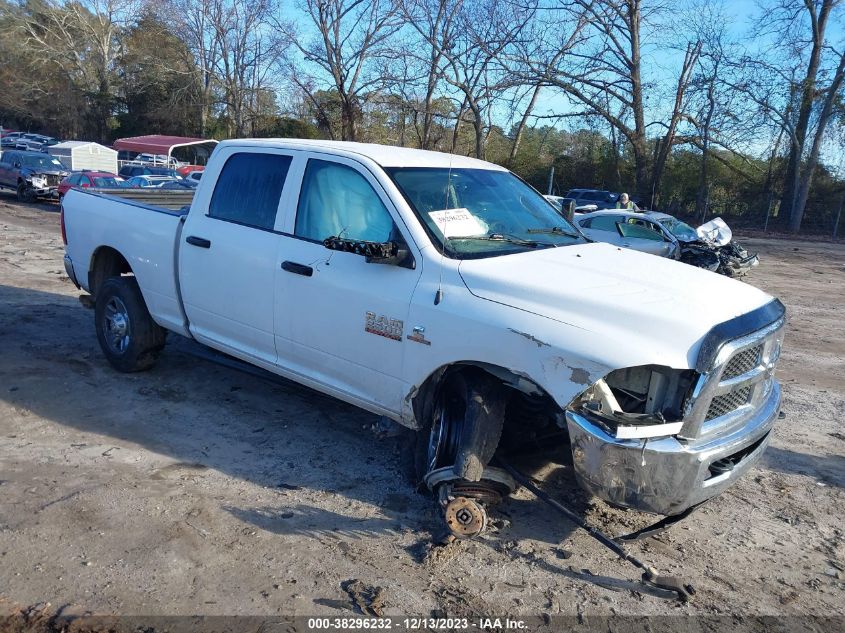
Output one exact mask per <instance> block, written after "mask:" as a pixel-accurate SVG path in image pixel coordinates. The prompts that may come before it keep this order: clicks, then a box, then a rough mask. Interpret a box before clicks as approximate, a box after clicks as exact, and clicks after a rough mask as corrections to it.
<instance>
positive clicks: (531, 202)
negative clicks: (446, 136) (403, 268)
mask: <svg viewBox="0 0 845 633" xmlns="http://www.w3.org/2000/svg"><path fill="white" fill-rule="evenodd" d="M385 171H386V172H387V173H388V175H389V176H390V177H391V178H392V179H393V182H395V183H396V186H397V187H399V190H400V191H401V192H402V194H403V195H404V196H405V199H406V200H407V201H408V204H410V205H411V208H412V209H413V210H414V212H415V213H416V214H417V217H419V218H420V220H422V223H423V225H424V226H425V227H426V229H427V230H428V234H429V235H430V236H431V238H432V240H433V241H434V242H435V245H436V246H437V248H438V249H443V251H444V253H445V254H446V255H448V256H450V257H457V258H469V257H472V258H476V257H490V256H495V255H505V254H508V253H516V252H523V251H526V250H532V249H535V248H547V247H554V246H568V245H570V244H580V243H583V242H584V241H585V240H584V238H583V237H582V236H581V235H580V233H579V232H578V230H577V229H576V228H575V227H574V226H572V224H570V223H569V222H567V221H566V220H565V219H564V218H563V217H562V216H561V215H560V214H559V213H558V211H557V210H556V209H555V208H554V207H553V206H552V205H551V204H550V203H549V202H548V201H547V200H546V199H545V198H543V196H541V195H540V194H539V193H537V192H536V191H534V190H533V189H532V188H531V187H529V186H528V185H527V184H525V183H524V182H522V181H521V180H520V179H519V178H517V177H516V176H514V175H513V174H512V173H510V172H508V171H493V170H489V169H463V168H462V169H451V170H450V169H448V168H446V167H436V168H431V167H394V168H386V169H385ZM444 236H445V239H444Z"/></svg>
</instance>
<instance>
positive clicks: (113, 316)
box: [103, 297, 131, 354]
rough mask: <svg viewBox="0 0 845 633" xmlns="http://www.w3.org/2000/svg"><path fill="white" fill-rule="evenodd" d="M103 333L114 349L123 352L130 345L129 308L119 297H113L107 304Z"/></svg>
mask: <svg viewBox="0 0 845 633" xmlns="http://www.w3.org/2000/svg"><path fill="white" fill-rule="evenodd" d="M104 316H105V321H104V323H103V333H104V334H105V338H106V342H107V343H108V345H109V347H110V348H111V349H112V351H114V352H117V353H119V354H122V353H123V352H125V351H126V348H127V347H129V336H130V333H131V332H130V323H129V310H127V308H126V305H125V304H124V303H123V301H121V300H120V299H119V298H117V297H112V298H111V299H109V302H108V303H107V304H106V308H105V313H104Z"/></svg>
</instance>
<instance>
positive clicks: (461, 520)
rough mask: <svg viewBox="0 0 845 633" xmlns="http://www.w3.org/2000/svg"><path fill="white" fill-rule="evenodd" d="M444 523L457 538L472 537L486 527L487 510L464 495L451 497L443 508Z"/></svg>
mask: <svg viewBox="0 0 845 633" xmlns="http://www.w3.org/2000/svg"><path fill="white" fill-rule="evenodd" d="M444 513H445V515H446V516H445V518H446V525H447V526H448V528H449V531H450V532H451V533H452V534H454V535H455V536H456V537H458V538H472V537H474V536H478V535H479V534H481V533H482V532H483V531H484V529H485V528H486V527H487V512H485V510H484V508H483V507H481V506H480V505H479V504H478V503H476V502H475V501H473V500H472V499H467V498H466V497H456V498H454V499H452V500H451V501H450V502H449V503H448V504H446V508H445V511H444Z"/></svg>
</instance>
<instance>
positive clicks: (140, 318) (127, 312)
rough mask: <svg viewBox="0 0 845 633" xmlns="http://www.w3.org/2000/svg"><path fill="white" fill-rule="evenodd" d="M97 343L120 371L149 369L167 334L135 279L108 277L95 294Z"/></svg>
mask: <svg viewBox="0 0 845 633" xmlns="http://www.w3.org/2000/svg"><path fill="white" fill-rule="evenodd" d="M94 321H95V324H96V327H97V340H98V341H99V343H100V348H101V349H102V350H103V354H104V355H105V357H106V358H107V359H108V361H109V362H110V363H111V364H112V366H113V367H114V368H115V369H117V370H119V371H122V372H134V371H144V370H145V369H149V368H150V367H152V366H153V365H154V364H155V362H156V360H157V359H158V356H159V353H160V352H161V350H162V348H163V347H164V343H165V339H166V335H167V332H166V330H164V328H162V327H161V326H159V325H157V324H156V322H155V321H153V318H152V317H151V316H150V313H149V310H147V305H146V304H145V303H144V297H143V296H142V295H141V289H140V288H139V287H138V282H137V280H136V279H135V278H134V277H110V278H109V279H106V280H105V281H104V282H103V284H102V286H100V289H99V291H98V292H97V301H96V304H95V307H94Z"/></svg>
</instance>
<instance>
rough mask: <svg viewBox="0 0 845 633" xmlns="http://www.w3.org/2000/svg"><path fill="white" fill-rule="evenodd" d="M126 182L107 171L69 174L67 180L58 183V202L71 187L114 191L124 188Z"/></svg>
mask: <svg viewBox="0 0 845 633" xmlns="http://www.w3.org/2000/svg"><path fill="white" fill-rule="evenodd" d="M125 185H126V181H125V180H123V178H121V177H120V176H118V175H117V174H110V173H109V172H107V171H77V172H73V173H72V174H70V175H69V176H68V177H67V178H65V179H64V180H62V182H60V183H59V187H58V192H59V200H61V199H62V198H63V197H64V195H65V194H66V193H67V192H68V191H69V190H70V189H71V188H72V187H81V188H82V189H88V188H91V187H93V188H95V189H114V188H116V187H124V186H125Z"/></svg>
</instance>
